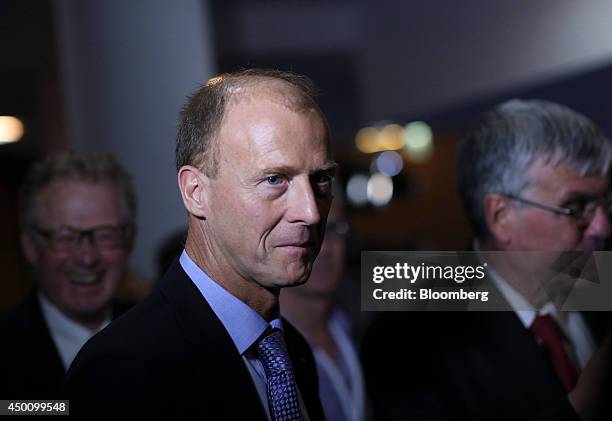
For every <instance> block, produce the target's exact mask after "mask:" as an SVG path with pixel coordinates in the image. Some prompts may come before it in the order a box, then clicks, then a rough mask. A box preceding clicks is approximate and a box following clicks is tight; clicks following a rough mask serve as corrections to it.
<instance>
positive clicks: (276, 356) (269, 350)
mask: <svg viewBox="0 0 612 421" xmlns="http://www.w3.org/2000/svg"><path fill="white" fill-rule="evenodd" d="M257 358H259V361H261V364H262V365H263V367H264V370H265V372H266V376H268V377H269V376H276V375H278V374H280V373H283V372H285V371H291V360H290V359H289V353H288V352H287V347H286V346H285V341H284V340H283V335H282V333H281V331H280V330H278V329H273V330H272V331H270V333H268V334H267V335H266V336H264V337H263V338H262V339H260V341H259V342H258V343H257Z"/></svg>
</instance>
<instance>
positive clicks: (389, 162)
mask: <svg viewBox="0 0 612 421" xmlns="http://www.w3.org/2000/svg"><path fill="white" fill-rule="evenodd" d="M403 167H404V160H403V159H402V156H401V155H400V154H398V153H397V152H393V151H385V152H383V153H381V154H380V155H378V157H377V158H376V170H377V171H378V172H380V173H382V174H384V175H387V176H389V177H394V176H396V175H398V174H399V173H400V172H401V171H402V168H403Z"/></svg>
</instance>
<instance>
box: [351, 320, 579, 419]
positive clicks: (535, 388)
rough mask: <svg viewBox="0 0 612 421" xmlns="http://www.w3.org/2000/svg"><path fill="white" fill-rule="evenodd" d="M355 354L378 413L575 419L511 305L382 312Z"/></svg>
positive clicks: (406, 416)
mask: <svg viewBox="0 0 612 421" xmlns="http://www.w3.org/2000/svg"><path fill="white" fill-rule="evenodd" d="M362 357H363V364H364V371H365V374H366V383H367V384H368V386H369V392H370V394H371V397H372V401H373V404H374V407H375V413H376V419H377V420H387V419H397V420H400V419H401V420H403V419H411V420H530V419H544V420H578V417H577V415H576V413H575V411H574V410H573V408H572V407H571V405H570V403H569V401H568V400H567V397H566V393H565V391H564V390H563V388H562V386H561V384H560V382H559V380H558V378H557V376H556V374H555V372H554V371H553V369H552V367H551V365H550V364H549V362H548V360H547V359H546V356H545V355H544V353H543V352H542V350H541V349H540V348H539V346H538V345H537V343H536V342H535V340H534V339H533V337H532V336H531V334H530V333H529V332H528V331H527V330H526V329H525V328H524V326H523V325H522V323H521V321H520V320H519V319H518V317H517V316H516V315H515V314H514V313H513V312H507V311H506V312H419V313H417V312H406V313H388V314H385V315H383V316H381V318H379V319H378V320H377V321H376V322H375V323H374V324H373V325H372V326H371V328H370V329H369V331H368V333H367V335H366V338H365V340H364V344H363V348H362Z"/></svg>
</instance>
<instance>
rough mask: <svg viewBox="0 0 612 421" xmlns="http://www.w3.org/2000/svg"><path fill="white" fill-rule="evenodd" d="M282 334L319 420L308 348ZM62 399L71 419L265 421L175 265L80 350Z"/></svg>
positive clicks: (223, 340)
mask: <svg viewBox="0 0 612 421" xmlns="http://www.w3.org/2000/svg"><path fill="white" fill-rule="evenodd" d="M284 326H285V332H284V334H285V341H286V343H287V348H288V351H289V354H290V357H291V361H292V363H293V367H294V371H295V377H296V380H297V383H298V387H299V389H300V392H301V395H302V398H303V400H304V404H305V406H306V408H307V409H308V414H309V416H310V418H311V420H313V421H314V420H321V419H323V415H322V409H321V404H320V401H319V397H318V389H317V387H318V386H317V375H316V368H315V363H314V360H313V357H312V354H311V352H310V348H309V347H308V345H307V344H306V342H305V340H304V339H303V338H302V337H301V336H300V334H299V333H297V331H296V330H295V329H294V328H293V327H292V326H291V325H289V323H287V322H286V321H284ZM63 395H64V396H65V397H66V398H68V399H70V412H71V414H95V415H121V414H131V415H135V414H142V415H154V416H168V417H170V416H172V417H174V416H181V415H183V416H185V415H188V416H191V417H193V416H200V417H202V418H201V419H210V420H243V419H244V420H265V419H266V415H265V412H264V408H263V406H262V404H261V401H260V399H259V395H258V394H257V391H256V389H255V386H254V384H253V381H252V379H251V376H250V374H249V371H248V369H247V368H246V366H245V364H244V362H243V360H242V357H241V356H240V354H239V353H238V351H237V349H236V347H235V345H234V343H233V342H232V339H231V337H230V336H229V334H228V333H227V331H226V330H225V328H224V327H223V325H222V324H221V321H220V320H219V319H218V318H217V317H216V315H215V314H214V312H213V311H212V309H211V308H210V306H209V305H208V303H207V302H206V300H205V299H204V297H202V294H201V293H200V292H199V291H198V289H197V288H196V286H195V285H194V284H193V282H191V280H190V279H189V278H188V276H187V274H186V273H185V272H184V271H183V269H182V267H181V266H180V264H179V263H178V260H175V262H174V263H173V265H172V266H171V267H170V269H169V270H168V272H167V273H166V275H165V276H164V277H163V278H162V280H161V281H160V283H159V287H158V289H157V290H156V291H154V292H153V293H152V294H151V295H150V296H149V297H148V298H147V299H146V300H145V301H144V302H142V303H141V304H139V305H137V306H136V307H134V308H133V309H132V310H131V311H129V312H128V313H126V314H125V315H124V316H123V317H121V318H119V319H118V320H116V321H115V322H113V323H112V324H111V325H110V326H109V327H107V328H106V329H105V330H103V331H102V332H100V333H99V334H98V335H96V336H94V337H93V338H92V339H91V340H90V341H89V342H88V343H87V344H86V345H85V346H84V347H83V349H82V350H81V352H80V353H79V355H78V356H77V358H76V359H75V362H74V363H73V364H72V366H71V368H70V371H69V373H68V378H67V381H66V384H65V388H64V394H63Z"/></svg>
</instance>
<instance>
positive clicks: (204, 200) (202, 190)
mask: <svg viewBox="0 0 612 421" xmlns="http://www.w3.org/2000/svg"><path fill="white" fill-rule="evenodd" d="M208 182H209V179H208V177H207V176H206V175H205V174H204V173H203V172H202V171H200V170H199V169H197V168H196V167H194V166H191V165H184V166H182V167H181V169H180V170H179V172H178V185H179V189H180V190H181V197H182V198H183V205H185V209H187V212H189V213H190V214H191V215H194V216H196V217H198V218H203V219H205V218H206V216H207V215H208V209H209V208H208Z"/></svg>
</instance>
